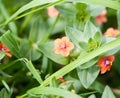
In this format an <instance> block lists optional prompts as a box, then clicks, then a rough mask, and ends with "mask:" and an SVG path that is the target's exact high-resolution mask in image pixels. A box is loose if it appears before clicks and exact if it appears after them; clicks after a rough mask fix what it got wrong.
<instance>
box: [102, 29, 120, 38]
mask: <svg viewBox="0 0 120 98" xmlns="http://www.w3.org/2000/svg"><path fill="white" fill-rule="evenodd" d="M119 34H120V31H119V30H117V29H114V28H112V27H111V28H108V29H107V30H106V32H105V33H104V34H103V36H110V37H116V36H117V35H119Z"/></svg>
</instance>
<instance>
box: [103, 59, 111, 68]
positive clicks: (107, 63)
mask: <svg viewBox="0 0 120 98" xmlns="http://www.w3.org/2000/svg"><path fill="white" fill-rule="evenodd" d="M104 63H105V66H110V65H112V62H110V60H108V59H106V60H105V62H104Z"/></svg>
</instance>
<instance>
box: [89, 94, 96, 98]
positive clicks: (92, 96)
mask: <svg viewBox="0 0 120 98" xmlns="http://www.w3.org/2000/svg"><path fill="white" fill-rule="evenodd" d="M88 98H96V97H95V95H94V94H92V95H90V96H89V97H88Z"/></svg>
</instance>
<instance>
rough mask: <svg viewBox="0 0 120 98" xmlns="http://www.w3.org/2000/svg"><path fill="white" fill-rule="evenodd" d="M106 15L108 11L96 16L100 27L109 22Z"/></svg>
mask: <svg viewBox="0 0 120 98" xmlns="http://www.w3.org/2000/svg"><path fill="white" fill-rule="evenodd" d="M106 13H107V10H106V9H105V10H103V11H102V12H101V13H100V14H99V15H98V16H96V18H95V19H96V22H97V24H98V25H101V24H102V23H105V22H107V18H106V16H105V15H106Z"/></svg>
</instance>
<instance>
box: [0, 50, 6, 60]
mask: <svg viewBox="0 0 120 98" xmlns="http://www.w3.org/2000/svg"><path fill="white" fill-rule="evenodd" d="M4 56H5V52H0V60H1V59H3V58H4Z"/></svg>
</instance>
